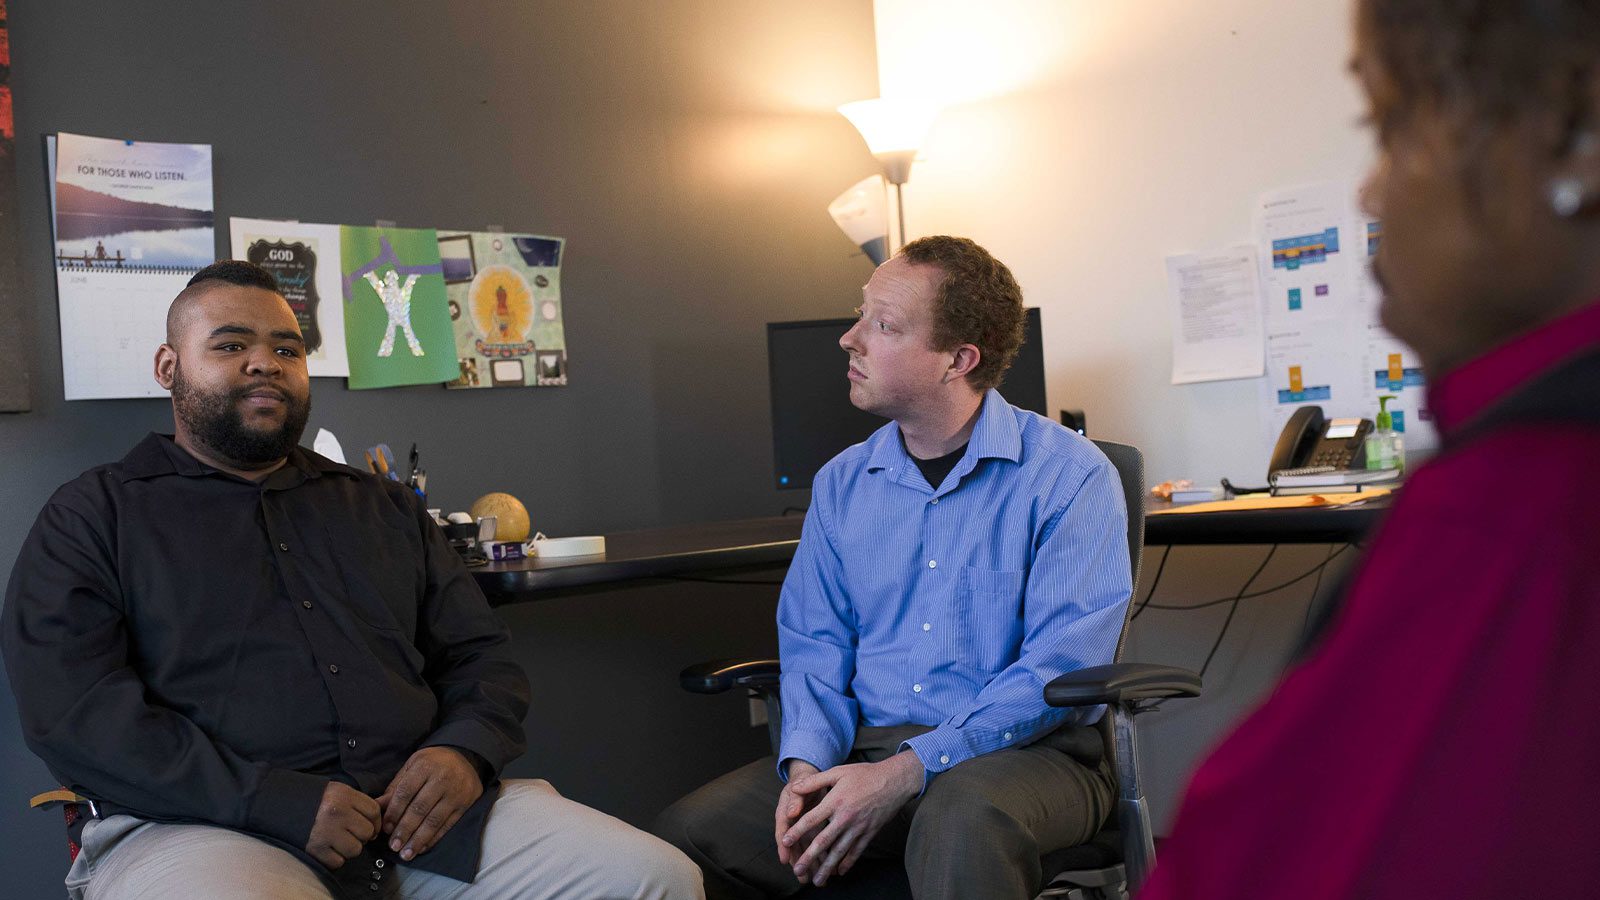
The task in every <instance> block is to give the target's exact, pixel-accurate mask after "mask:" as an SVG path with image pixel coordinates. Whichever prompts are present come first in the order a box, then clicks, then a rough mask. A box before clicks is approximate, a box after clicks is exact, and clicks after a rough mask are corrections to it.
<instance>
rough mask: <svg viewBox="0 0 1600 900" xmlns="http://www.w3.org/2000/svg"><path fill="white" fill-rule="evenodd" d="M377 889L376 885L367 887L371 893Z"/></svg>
mask: <svg viewBox="0 0 1600 900" xmlns="http://www.w3.org/2000/svg"><path fill="white" fill-rule="evenodd" d="M377 889H378V886H377V885H376V884H369V885H367V890H369V891H375V890H377Z"/></svg>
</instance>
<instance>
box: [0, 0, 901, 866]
mask: <svg viewBox="0 0 1600 900" xmlns="http://www.w3.org/2000/svg"><path fill="white" fill-rule="evenodd" d="M10 14H11V37H12V46H13V53H14V62H13V73H12V86H13V87H14V89H15V91H16V96H17V107H16V110H17V131H18V134H17V157H18V158H17V166H18V170H17V172H18V178H19V181H20V188H21V189H20V191H19V194H20V197H19V199H20V203H19V208H18V209H17V222H18V224H19V227H20V247H19V252H18V258H19V259H20V260H21V263H22V264H21V267H20V279H19V281H20V284H21V296H22V298H23V300H24V302H23V303H22V304H21V306H22V309H21V310H20V313H21V315H20V318H12V317H11V316H9V315H8V316H4V317H0V322H3V324H0V328H4V329H5V331H6V335H5V336H6V337H15V336H19V335H20V337H21V338H22V340H21V342H20V343H21V344H22V345H23V347H24V348H25V349H24V350H23V351H22V352H23V361H24V362H25V364H27V365H29V366H30V367H31V369H32V371H33V373H34V379H33V390H32V395H33V411H32V412H29V413H24V414H20V415H11V416H0V462H3V465H0V510H4V513H5V515H4V516H3V518H0V579H3V578H6V577H9V573H10V566H11V562H12V560H14V559H15V557H16V553H17V549H18V547H19V546H20V544H21V542H22V539H23V537H24V535H25V534H26V531H27V529H28V527H29V525H30V523H31V521H32V519H33V517H34V515H35V513H36V512H37V511H38V509H39V507H40V506H41V505H42V504H43V503H44V501H45V499H46V498H47V497H48V496H49V494H50V492H51V491H52V490H53V489H54V488H55V486H56V485H58V484H60V483H61V482H63V481H66V480H68V479H70V478H72V477H73V476H74V475H76V474H77V473H79V472H80V471H82V470H84V469H85V468H88V467H89V466H92V465H95V464H97V463H100V462H103V461H106V460H108V459H113V458H117V457H119V456H121V455H122V453H123V452H124V451H125V450H126V449H127V448H128V447H129V446H131V445H132V444H133V443H134V442H136V441H137V440H138V439H139V438H140V437H141V436H142V435H143V434H144V433H145V432H146V431H148V430H152V429H155V430H168V429H169V422H170V415H169V411H168V406H167V404H166V402H165V401H154V400H151V401H142V400H141V401H132V400H130V401H115V402H75V403H66V402H64V401H63V400H62V399H61V396H62V393H61V366H60V342H59V334H58V327H57V318H56V303H55V286H54V272H53V270H52V268H51V266H50V262H49V259H50V255H51V253H50V243H49V241H50V228H49V221H48V218H47V216H48V211H47V199H46V193H45V181H44V164H43V159H42V156H43V153H42V149H41V144H40V136H41V135H42V134H44V133H48V132H56V131H70V132H77V133H83V134H91V135H102V136H108V137H122V136H128V137H136V138H140V139H144V140H154V141H192V142H204V143H210V144H212V145H213V147H214V152H215V171H216V210H217V213H218V221H219V222H225V221H226V217H227V216H229V215H245V216H260V217H269V218H272V217H282V218H295V219H300V220H302V221H316V222H335V223H351V224H363V223H371V222H373V221H374V220H377V219H389V220H393V221H395V222H397V223H398V224H400V225H406V226H429V227H454V228H481V227H483V226H486V225H490V224H495V225H500V226H504V227H505V228H506V229H508V230H513V231H516V230H527V231H533V232H537V233H542V234H554V235H560V236H563V237H565V238H567V240H568V244H567V251H568V252H567V256H566V260H565V267H564V271H563V273H562V281H563V285H562V287H563V300H564V313H565V317H566V329H567V332H566V333H567V342H568V347H569V349H570V352H571V356H572V367H571V372H572V383H571V386H570V387H566V388H550V389H522V390H505V391H477V392H449V393H447V392H446V391H444V390H443V389H442V388H437V387H416V388H400V389H391V390H381V391H361V392H351V391H347V390H346V389H345V387H344V383H343V381H342V380H335V379H317V380H315V381H314V382H313V385H312V388H313V399H314V409H313V412H312V417H311V428H312V429H315V428H316V427H318V426H325V427H328V428H330V429H331V430H333V431H334V432H335V433H336V434H337V435H338V436H339V437H340V438H341V440H342V441H343V443H344V446H345V447H346V449H347V450H348V449H351V448H356V449H357V450H359V448H361V447H364V446H368V445H370V444H373V443H376V442H378V441H387V442H388V443H389V444H391V445H392V446H394V447H395V448H396V449H397V450H399V451H400V452H402V453H403V452H404V448H405V447H407V446H409V444H410V443H411V442H412V441H416V442H417V443H419V444H420V445H421V448H422V451H423V453H424V456H425V460H426V464H427V466H428V470H429V475H430V485H429V487H430V489H431V490H430V493H431V494H432V496H433V498H435V499H436V500H437V502H438V503H439V504H440V505H444V506H448V507H452V508H462V507H465V506H466V505H467V504H468V503H470V502H471V501H472V499H473V498H474V497H477V496H478V495H480V494H482V493H485V492H487V491H489V490H508V491H510V492H512V493H514V494H516V495H518V496H519V497H521V498H522V499H523V500H524V502H525V503H526V504H527V506H528V508H529V510H530V512H531V514H532V517H533V520H534V525H535V527H537V528H539V529H541V530H543V531H545V532H547V533H551V534H577V533H590V532H594V531H610V530H617V529H624V528H631V527H646V526H653V525H660V524H670V523H677V522H693V521H705V520H713V519H719V518H731V517H746V516H755V515H773V514H777V513H778V512H779V511H780V510H781V509H782V508H783V507H784V506H786V505H789V504H792V503H796V502H801V503H803V502H804V501H805V499H806V498H805V497H803V496H802V497H799V498H796V497H793V496H789V495H783V494H779V493H778V492H776V491H774V490H772V488H771V483H772V476H771V438H770V429H769V424H768V419H767V397H766V390H767V386H766V384H767V379H766V353H765V332H764V323H765V322H767V321H773V320H783V319H798V318H814V317H822V316H837V315H842V314H844V312H843V311H844V310H847V309H849V308H850V307H851V306H852V305H854V303H855V302H856V298H858V297H859V296H860V286H861V284H862V283H863V282H864V281H865V279H866V277H867V275H868V274H869V272H870V271H871V268H870V264H869V263H868V262H867V261H866V260H865V258H864V257H862V256H860V255H859V254H853V252H852V251H853V249H854V248H853V247H851V246H850V244H849V242H848V241H847V240H846V239H845V238H844V236H843V235H842V234H840V233H839V232H838V231H837V229H835V228H834V226H833V224H832V222H831V221H830V220H829V219H828V217H827V213H826V211H825V207H826V204H827V202H828V201H829V200H830V199H832V198H833V196H834V195H836V194H837V193H838V192H839V191H841V190H843V189H844V188H845V187H846V186H848V185H849V184H851V183H853V182H854V181H855V180H857V179H858V178H861V177H862V176H864V175H867V174H870V173H871V172H873V171H875V165H876V163H874V161H873V160H872V158H871V157H870V156H869V155H868V153H867V151H866V148H865V146H864V145H863V144H862V142H861V140H860V138H859V137H858V136H857V135H856V133H855V132H854V130H853V129H852V128H851V126H850V125H849V123H848V122H846V121H845V120H844V119H843V118H842V117H840V116H839V115H837V114H836V113H835V112H833V107H834V106H835V105H837V104H839V103H843V102H845V101H849V100H854V99H859V98H862V97H869V96H874V95H875V94H876V92H877V82H876V67H875V50H874V44H873V23H872V4H871V2H870V0H808V2H805V3H794V2H785V0H746V2H739V3H730V2H715V0H674V2H670V3H650V2H641V0H633V2H630V0H585V2H582V3H577V2H568V3H554V2H548V0H537V2H530V0H518V2H515V3H507V2H487V0H482V2H463V0H454V2H439V0H427V2H424V0H404V2H376V0H370V2H348V3H327V2H319V0H274V2H271V3H261V2H210V3H194V2H179V0H163V2H151V3H141V4H138V5H136V6H128V5H127V4H123V3H113V2H109V0H107V2H100V3H95V4H88V3H72V4H66V3H58V2H54V0H11V3H10ZM217 246H218V251H219V253H225V251H226V248H227V244H226V233H225V229H223V230H219V240H218V245H217ZM3 343H4V342H0V344H3ZM151 349H152V352H153V350H154V348H151ZM841 359H842V358H841ZM0 362H3V364H4V365H6V366H8V367H11V366H15V365H16V363H17V360H16V359H14V358H11V357H10V356H8V357H7V359H5V360H4V361H0ZM841 374H842V370H841ZM843 386H844V381H843V379H842V378H841V381H840V387H841V389H843ZM715 590H718V591H723V592H726V591H731V590H733V589H732V588H716V589H715ZM768 593H770V592H768ZM561 602H562V603H566V604H568V606H567V607H559V608H558V607H552V608H551V609H550V610H548V611H545V612H539V611H535V610H532V609H529V610H526V611H521V610H519V611H517V612H515V613H510V614H508V619H510V620H512V621H513V624H518V625H519V627H520V624H519V623H532V624H537V622H539V621H543V620H544V619H550V621H551V622H552V623H559V622H565V621H567V620H566V619H562V618H561V616H562V615H565V614H566V613H564V612H563V610H569V607H570V608H571V609H574V610H578V611H580V612H581V610H582V605H581V603H580V601H579V600H576V599H575V600H572V601H561ZM752 608H759V607H752ZM569 611H570V610H569ZM572 614H573V615H578V612H572ZM770 614H771V608H770V598H767V605H766V607H765V609H764V611H763V612H761V613H760V615H759V616H757V617H756V620H764V621H765V622H766V623H767V628H766V630H767V631H770ZM752 621H755V620H752ZM591 624H593V625H594V626H595V627H596V628H603V627H604V625H603V623H602V622H601V621H600V620H595V621H594V622H592V623H591ZM552 627H555V626H554V625H552ZM752 627H753V626H752ZM579 630H581V629H579ZM556 633H559V634H566V633H567V632H566V631H561V630H558V631H557V632H556ZM519 640H521V638H520V637H519ZM540 640H543V639H542V638H541V639H540ZM545 644H546V645H547V646H546V647H545V648H544V650H543V651H541V650H540V648H538V647H530V648H529V650H528V653H529V654H533V653H535V652H543V658H544V659H546V660H552V659H553V657H552V653H551V652H548V647H549V646H554V644H555V642H554V639H551V640H550V641H545ZM569 645H570V642H569ZM668 649H671V648H668ZM677 649H679V650H681V651H682V653H690V654H692V653H693V652H694V648H692V647H687V646H685V647H681V648H677ZM662 653H663V654H664V655H663V659H671V660H672V661H673V663H674V664H675V665H681V664H683V663H684V662H687V661H689V660H688V659H681V658H677V657H675V656H672V655H671V654H669V653H668V652H667V650H665V649H664V650H662ZM550 666H551V667H547V668H546V669H544V670H543V672H544V674H543V675H539V676H537V677H536V681H543V682H544V683H545V684H550V683H551V680H552V679H553V678H555V677H556V672H557V670H556V669H555V668H553V666H554V662H553V661H552V662H551V663H550ZM666 671H667V672H668V673H669V678H670V671H672V670H671V669H670V668H669V669H667V670H666ZM557 683H559V682H557ZM584 708H585V707H583V706H581V705H577V706H573V707H571V708H570V709H568V710H567V713H566V714H568V715H573V716H579V717H580V718H579V720H578V721H565V720H564V721H563V723H562V724H563V728H564V731H563V732H562V733H563V734H569V735H576V734H580V733H582V732H583V731H584V726H585V725H586V724H587V723H586V722H585V721H583V720H582V716H584V715H585V713H583V709H584ZM588 708H592V709H593V710H594V711H593V712H592V713H588V714H587V715H588V716H589V717H590V719H593V720H598V718H599V717H601V716H611V715H613V714H615V712H616V710H614V709H611V708H609V707H607V706H605V705H603V704H591V705H590V706H589V707H588ZM537 712H538V710H537V709H536V714H537ZM108 739H113V740H114V739H115V736H108ZM538 752H548V751H545V750H541V751H538ZM714 762H715V761H714V760H712V761H708V762H707V763H705V764H714ZM49 785H50V781H49V776H48V774H47V773H46V772H45V770H44V768H43V766H42V765H40V764H39V763H38V762H37V761H36V760H35V759H34V758H33V757H32V756H31V755H30V754H28V753H27V751H26V750H25V749H24V748H23V746H22V745H21V742H20V740H19V739H18V737H17V733H16V720H15V715H14V711H13V709H12V707H11V696H10V690H9V687H0V833H3V834H5V835H6V840H4V841H0V871H4V872H6V873H7V876H6V877H7V880H8V881H7V886H6V887H5V888H4V889H3V890H0V893H4V894H5V895H6V896H21V897H36V896H54V895H56V894H57V893H58V884H59V883H58V881H57V879H58V878H59V876H60V873H61V872H62V870H63V869H64V866H65V854H64V852H63V850H62V847H61V842H60V838H59V834H60V832H59V829H58V828H57V827H56V822H55V821H53V820H52V821H48V822H46V821H43V820H42V819H41V818H40V817H39V816H34V815H29V813H28V811H27V810H26V808H25V803H26V798H27V796H28V795H30V794H31V793H33V792H34V791H36V790H40V789H42V788H43V787H48V786H49ZM19 879H20V883H19Z"/></svg>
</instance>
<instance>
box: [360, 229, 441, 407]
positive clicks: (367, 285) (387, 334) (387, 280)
mask: <svg viewBox="0 0 1600 900" xmlns="http://www.w3.org/2000/svg"><path fill="white" fill-rule="evenodd" d="M339 248H340V260H341V261H340V277H341V285H340V288H341V291H340V294H341V296H342V297H343V298H344V327H345V346H346V349H347V351H348V355H349V363H350V387H351V388H352V389H356V390H359V389H363V388H381V387H395V386H397V385H403V384H438V383H440V382H445V381H450V380H452V379H454V378H455V377H456V376H457V374H458V367H457V364H456V356H455V336H454V333H453V332H452V330H451V325H450V309H449V301H448V300H447V299H446V298H445V292H444V274H443V273H444V269H443V267H442V265H441V264H440V260H439V239H438V235H437V234H436V233H435V232H434V230H433V229H431V228H365V227H358V226H353V225H343V226H340V229H339Z"/></svg>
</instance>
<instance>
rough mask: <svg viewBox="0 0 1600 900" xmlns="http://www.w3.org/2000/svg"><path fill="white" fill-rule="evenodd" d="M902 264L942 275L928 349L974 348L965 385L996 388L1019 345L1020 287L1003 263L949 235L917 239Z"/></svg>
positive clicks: (904, 250) (907, 248)
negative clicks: (974, 359)
mask: <svg viewBox="0 0 1600 900" xmlns="http://www.w3.org/2000/svg"><path fill="white" fill-rule="evenodd" d="M900 256H902V257H904V258H905V259H906V261H907V262H912V263H917V264H921V265H931V266H934V267H936V268H937V269H939V271H940V272H941V273H943V277H942V278H941V279H939V287H938V290H937V292H936V293H935V294H934V298H933V348H934V349H935V350H953V349H955V348H956V347H958V346H960V345H962V344H972V345H973V346H975V347H977V348H978V354H979V359H978V365H977V367H976V368H974V369H973V370H972V372H971V373H969V374H968V375H967V382H968V383H969V384H971V385H972V386H973V387H974V388H976V389H978V390H979V391H986V390H988V389H990V388H992V387H995V386H997V385H999V384H1000V380H1001V379H1002V378H1003V377H1005V374H1006V370H1007V369H1009V368H1011V363H1012V361H1013V360H1015V359H1016V358H1017V349H1018V348H1019V347H1021V346H1022V336H1023V320H1024V316H1025V312H1024V310H1023V306H1022V288H1021V287H1020V286H1018V284H1017V279H1016V278H1015V277H1013V276H1012V274H1011V270H1010V269H1008V268H1006V265H1005V263H1003V262H1001V261H1000V260H998V259H995V258H994V257H993V256H991V255H990V254H989V251H987V250H985V249H983V248H982V247H980V246H978V245H977V244H976V243H974V242H973V241H971V240H968V239H967V238H961V237H951V236H949V235H944V234H941V235H934V236H931V237H924V238H917V239H916V240H914V241H912V242H911V243H909V244H907V245H905V247H903V248H901V250H900Z"/></svg>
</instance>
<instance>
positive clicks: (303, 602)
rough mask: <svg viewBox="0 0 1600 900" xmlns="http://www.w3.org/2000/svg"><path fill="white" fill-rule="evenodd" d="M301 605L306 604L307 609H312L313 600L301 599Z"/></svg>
mask: <svg viewBox="0 0 1600 900" xmlns="http://www.w3.org/2000/svg"><path fill="white" fill-rule="evenodd" d="M300 605H301V606H304V607H305V608H306V609H310V608H311V601H310V600H301V601H300Z"/></svg>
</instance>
